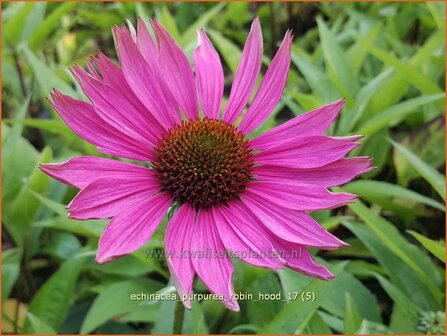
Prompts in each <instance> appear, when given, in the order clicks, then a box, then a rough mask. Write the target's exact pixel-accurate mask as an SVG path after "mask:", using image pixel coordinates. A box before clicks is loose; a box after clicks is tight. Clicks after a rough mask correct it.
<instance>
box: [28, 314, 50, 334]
mask: <svg viewBox="0 0 447 336" xmlns="http://www.w3.org/2000/svg"><path fill="white" fill-rule="evenodd" d="M26 316H27V318H28V321H29V322H30V325H31V334H38V335H56V334H57V332H56V331H55V330H54V329H53V328H51V327H50V326H49V325H48V324H46V323H45V322H43V321H42V320H41V319H39V318H38V317H37V316H35V315H33V314H31V313H28V314H27V315H26Z"/></svg>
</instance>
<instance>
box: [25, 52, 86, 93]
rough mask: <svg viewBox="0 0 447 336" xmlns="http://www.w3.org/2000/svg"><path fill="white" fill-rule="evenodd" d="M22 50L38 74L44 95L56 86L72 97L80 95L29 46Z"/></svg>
mask: <svg viewBox="0 0 447 336" xmlns="http://www.w3.org/2000/svg"><path fill="white" fill-rule="evenodd" d="M21 50H22V51H23V53H24V55H25V58H26V59H27V61H28V63H29V65H30V66H31V69H32V70H33V73H34V75H35V76H36V79H37V81H38V83H39V85H40V89H41V93H42V95H43V96H44V97H46V96H48V95H49V94H50V92H51V91H52V90H53V89H54V88H57V89H58V90H59V91H61V92H62V93H64V94H66V95H69V96H72V97H77V96H78V94H77V93H76V91H75V90H74V89H73V88H72V87H71V86H70V85H69V84H67V83H66V82H65V81H64V80H62V79H61V78H59V77H58V76H57V75H56V74H55V73H54V71H53V70H52V69H51V68H50V67H48V66H47V65H46V64H45V63H44V62H42V60H40V59H39V58H38V57H37V56H36V55H35V54H34V53H33V52H32V51H31V50H30V49H29V48H28V47H27V46H23V47H22V49H21Z"/></svg>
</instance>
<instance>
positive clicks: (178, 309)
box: [172, 300, 185, 335]
mask: <svg viewBox="0 0 447 336" xmlns="http://www.w3.org/2000/svg"><path fill="white" fill-rule="evenodd" d="M184 315H185V307H184V306H183V303H182V301H181V300H178V301H177V302H176V303H175V310H174V323H173V325H172V333H173V334H174V335H181V333H182V329H183V317H184Z"/></svg>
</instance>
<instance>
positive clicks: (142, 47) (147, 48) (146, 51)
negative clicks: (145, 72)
mask: <svg viewBox="0 0 447 336" xmlns="http://www.w3.org/2000/svg"><path fill="white" fill-rule="evenodd" d="M137 29H138V33H137V47H138V50H139V51H140V53H141V55H143V57H144V58H145V59H146V61H147V62H148V63H150V64H157V63H158V61H159V60H158V59H159V52H158V48H157V46H156V45H155V42H154V40H153V39H152V37H151V35H150V34H149V31H148V30H147V27H146V24H145V23H144V21H143V19H142V18H140V17H139V18H138V27H137Z"/></svg>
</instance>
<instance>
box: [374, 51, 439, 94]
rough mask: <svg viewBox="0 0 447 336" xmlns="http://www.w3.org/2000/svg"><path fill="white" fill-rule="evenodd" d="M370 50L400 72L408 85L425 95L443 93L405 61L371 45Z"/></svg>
mask: <svg viewBox="0 0 447 336" xmlns="http://www.w3.org/2000/svg"><path fill="white" fill-rule="evenodd" d="M367 46H368V50H369V51H370V52H371V53H372V54H373V55H374V56H375V57H377V58H378V59H380V60H381V61H382V62H384V63H385V64H387V65H388V66H390V67H393V68H394V69H396V72H398V73H399V74H400V75H401V76H402V77H403V78H404V79H405V80H406V81H407V82H408V83H410V84H411V85H413V86H414V87H415V88H417V89H418V90H420V91H421V92H422V93H424V94H434V93H441V92H442V90H441V89H440V88H439V86H438V85H437V84H436V83H435V82H433V81H432V80H430V79H429V78H427V77H426V76H425V75H424V74H423V73H422V72H420V71H419V70H418V69H417V68H416V67H415V66H413V65H411V64H409V63H405V62H404V61H401V60H399V59H398V58H396V57H395V56H393V55H391V54H390V53H388V52H386V51H384V50H381V49H379V48H377V47H375V46H373V45H371V44H369V45H367Z"/></svg>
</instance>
